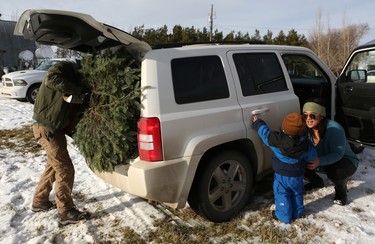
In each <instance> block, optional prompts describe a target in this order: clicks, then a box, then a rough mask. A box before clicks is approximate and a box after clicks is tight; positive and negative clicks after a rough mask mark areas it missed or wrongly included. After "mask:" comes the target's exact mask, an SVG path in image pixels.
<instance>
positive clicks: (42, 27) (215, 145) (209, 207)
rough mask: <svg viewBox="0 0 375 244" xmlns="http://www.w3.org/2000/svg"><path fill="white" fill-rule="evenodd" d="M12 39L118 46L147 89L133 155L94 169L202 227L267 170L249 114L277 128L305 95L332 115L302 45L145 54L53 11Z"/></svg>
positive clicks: (228, 212)
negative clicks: (134, 61) (187, 214)
mask: <svg viewBox="0 0 375 244" xmlns="http://www.w3.org/2000/svg"><path fill="white" fill-rule="evenodd" d="M15 34H17V35H23V36H24V37H25V38H28V39H32V40H35V41H37V42H39V43H40V44H54V45H58V46H59V47H62V48H70V49H74V50H78V51H83V52H90V51H92V50H100V49H102V48H108V47H113V46H118V45H125V46H126V47H127V48H128V49H129V50H130V51H132V52H134V53H137V54H138V55H139V58H140V59H141V60H142V70H141V83H142V86H143V87H148V89H146V90H145V94H144V97H143V99H142V105H143V108H142V111H141V118H140V120H139V122H138V148H139V157H138V158H136V159H134V160H131V161H130V163H127V164H122V165H119V166H117V167H116V169H115V172H112V173H99V172H96V173H97V175H98V176H99V177H101V178H102V179H104V180H105V181H106V182H108V183H110V184H112V185H114V186H116V187H119V188H120V189H122V190H124V191H126V192H129V193H131V194H134V195H137V196H140V197H142V198H146V199H151V200H155V201H158V202H163V203H165V204H167V205H169V206H172V207H175V208H182V207H185V206H186V205H187V202H188V203H189V205H190V207H191V208H192V209H193V210H195V211H196V212H197V213H199V214H201V215H203V216H204V217H206V218H207V219H209V220H211V221H215V222H222V221H227V220H229V219H231V218H232V217H234V216H236V215H237V214H238V213H239V212H240V211H241V210H242V209H243V208H244V207H245V206H246V205H247V204H248V203H249V201H250V196H251V193H252V190H253V186H254V184H255V182H256V181H257V180H259V179H260V178H261V177H262V176H264V175H265V174H267V173H269V172H271V152H270V151H269V150H268V149H267V148H266V147H265V146H264V145H263V143H262V142H261V140H260V139H259V137H258V135H257V133H256V131H254V130H253V129H252V125H251V122H250V115H251V114H253V113H255V114H262V118H264V119H265V120H266V121H267V123H268V124H269V126H270V127H271V129H273V130H278V128H279V126H280V124H281V121H282V118H283V117H284V115H286V114H287V113H290V112H296V111H297V112H298V111H300V109H301V106H302V105H303V103H304V102H305V101H306V99H308V98H312V97H324V98H325V99H326V100H328V101H329V104H327V110H328V114H329V116H330V118H332V119H333V118H334V116H335V115H336V110H335V100H336V90H335V82H336V77H335V76H334V75H333V74H332V72H331V71H330V70H329V69H328V68H327V66H326V65H325V64H324V63H322V62H321V61H320V60H319V59H318V57H317V56H316V55H315V54H314V53H313V52H312V51H310V50H309V49H307V48H302V47H292V46H271V45H250V44H244V45H218V44H205V45H204V44H203V45H187V46H181V47H173V48H161V49H154V50H151V48H150V46H149V45H148V44H147V43H144V42H142V41H139V40H137V39H135V38H134V37H133V36H131V35H130V34H128V33H125V32H122V31H121V30H118V29H116V28H113V27H111V26H108V25H105V24H102V23H99V22H96V21H95V20H94V19H93V18H92V17H91V16H88V15H85V14H79V13H72V12H65V11H57V10H28V11H26V12H24V13H23V14H22V16H21V17H20V19H19V21H18V23H17V26H16V29H15ZM344 92H346V91H345V90H344ZM374 107H375V106H373V108H374ZM371 116H374V115H373V114H372V115H371ZM373 119H374V118H373ZM373 121H374V120H373ZM355 126H356V125H355V124H353V125H352V127H355ZM373 128H374V127H373ZM372 133H373V134H372V137H373V138H374V132H373V131H372ZM358 141H359V140H357V142H358Z"/></svg>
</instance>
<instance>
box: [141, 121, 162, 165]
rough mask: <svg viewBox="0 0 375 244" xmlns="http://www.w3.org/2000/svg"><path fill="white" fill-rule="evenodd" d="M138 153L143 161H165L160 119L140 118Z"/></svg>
mask: <svg viewBox="0 0 375 244" xmlns="http://www.w3.org/2000/svg"><path fill="white" fill-rule="evenodd" d="M138 151H139V157H140V159H141V160H145V161H161V160H163V154H162V147H161V132H160V121H159V118H156V117H153V118H140V119H139V121H138Z"/></svg>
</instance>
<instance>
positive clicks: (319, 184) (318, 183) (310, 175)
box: [304, 170, 324, 192]
mask: <svg viewBox="0 0 375 244" xmlns="http://www.w3.org/2000/svg"><path fill="white" fill-rule="evenodd" d="M304 176H305V178H306V179H307V180H308V181H309V183H307V184H306V185H305V192H306V191H311V190H313V189H316V188H323V187H324V181H323V179H322V178H321V177H320V176H319V175H318V174H317V173H316V172H315V171H314V170H306V172H305V175H304Z"/></svg>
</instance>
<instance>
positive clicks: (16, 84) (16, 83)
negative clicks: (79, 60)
mask: <svg viewBox="0 0 375 244" xmlns="http://www.w3.org/2000/svg"><path fill="white" fill-rule="evenodd" d="M61 60H65V59H61V58H59V59H50V60H46V61H43V62H42V63H41V64H40V65H39V66H38V67H37V68H36V69H34V70H21V71H15V72H11V73H8V74H5V75H3V76H2V78H1V81H2V86H0V94H1V95H2V96H4V97H8V98H14V99H17V100H21V101H23V100H27V101H28V102H30V103H32V104H34V102H35V99H36V96H37V94H38V91H39V86H40V84H41V83H42V81H43V79H44V77H45V76H46V74H47V70H48V69H49V67H51V66H53V65H54V64H56V63H58V62H60V61H61Z"/></svg>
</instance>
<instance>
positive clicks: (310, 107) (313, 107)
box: [302, 102, 326, 117]
mask: <svg viewBox="0 0 375 244" xmlns="http://www.w3.org/2000/svg"><path fill="white" fill-rule="evenodd" d="M306 111H311V112H314V113H317V114H319V115H321V116H323V117H326V108H325V107H324V106H322V105H320V104H318V103H314V102H307V103H305V104H304V105H303V108H302V112H306Z"/></svg>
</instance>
